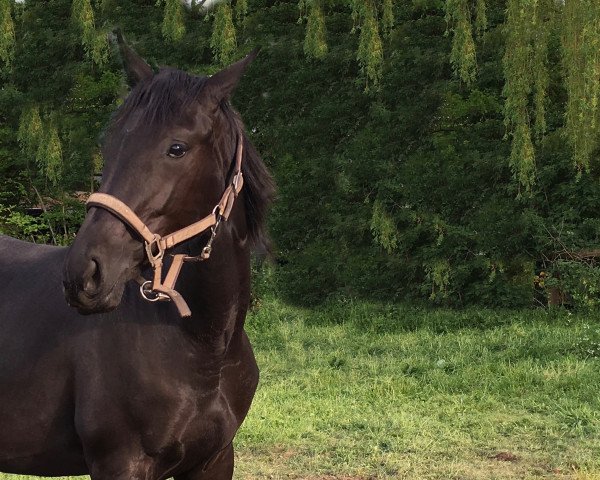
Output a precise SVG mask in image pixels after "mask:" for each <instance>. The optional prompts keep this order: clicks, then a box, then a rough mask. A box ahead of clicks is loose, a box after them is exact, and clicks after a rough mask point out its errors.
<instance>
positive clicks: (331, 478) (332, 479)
mask: <svg viewBox="0 0 600 480" xmlns="http://www.w3.org/2000/svg"><path fill="white" fill-rule="evenodd" d="M298 480H376V479H375V477H348V476H346V477H337V476H335V475H321V476H319V477H301V478H298Z"/></svg>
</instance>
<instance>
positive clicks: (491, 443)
mask: <svg viewBox="0 0 600 480" xmlns="http://www.w3.org/2000/svg"><path fill="white" fill-rule="evenodd" d="M248 330H249V334H250V336H251V338H252V340H253V343H254V345H255V348H256V353H257V357H258V360H259V364H260V366H261V375H262V376H261V385H260V387H259V391H258V393H257V396H256V398H255V401H254V404H253V407H252V410H251V412H250V415H249V417H248V419H247V421H246V422H245V424H244V425H243V427H242V430H241V431H240V433H239V435H238V437H237V439H236V448H237V468H236V477H235V478H237V479H244V480H246V479H248V480H250V479H287V478H298V479H310V480H317V479H323V480H325V479H327V480H333V479H344V480H349V479H372V478H373V479H374V478H377V479H403V478H406V479H542V478H543V479H546V478H557V479H577V480H591V479H600V359H599V358H598V357H600V319H599V318H597V317H595V316H591V315H571V314H570V313H569V312H567V311H564V310H556V311H543V310H536V311H524V312H510V311H506V312H502V311H497V310H481V309H469V310H463V311H448V310H426V309H419V308H416V307H406V306H401V305H380V304H369V303H363V302H351V301H347V302H337V303H331V304H329V305H327V306H324V307H322V308H320V309H317V310H303V309H299V308H296V307H291V306H288V305H285V304H283V303H281V302H280V301H277V300H264V301H263V304H262V305H261V307H260V308H258V309H257V310H256V311H255V312H254V313H253V314H252V315H251V316H250V318H249V319H248ZM14 478H16V477H12V476H8V475H7V476H2V475H0V479H2V480H6V479H11V480H12V479H14ZM21 478H23V477H21Z"/></svg>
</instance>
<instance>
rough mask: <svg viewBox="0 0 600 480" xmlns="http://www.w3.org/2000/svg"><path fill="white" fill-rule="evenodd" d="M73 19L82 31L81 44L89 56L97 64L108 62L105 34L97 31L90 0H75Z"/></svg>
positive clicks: (72, 9)
mask: <svg viewBox="0 0 600 480" xmlns="http://www.w3.org/2000/svg"><path fill="white" fill-rule="evenodd" d="M71 18H72V20H73V22H74V24H75V26H76V28H78V29H79V30H80V31H81V35H82V38H81V43H82V45H83V47H84V48H85V52H86V54H87V56H88V57H89V58H90V59H91V60H92V61H93V62H95V63H96V64H98V65H103V64H105V63H106V62H107V61H108V44H107V39H106V33H105V32H98V31H96V26H95V18H94V10H93V8H92V4H91V2H90V0H73V6H72V7H71Z"/></svg>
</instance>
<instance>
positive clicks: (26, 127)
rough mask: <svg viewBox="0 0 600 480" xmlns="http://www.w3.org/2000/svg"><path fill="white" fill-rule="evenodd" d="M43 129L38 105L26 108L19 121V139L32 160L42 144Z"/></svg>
mask: <svg viewBox="0 0 600 480" xmlns="http://www.w3.org/2000/svg"><path fill="white" fill-rule="evenodd" d="M42 137H43V128H42V119H41V118H40V109H39V107H38V106H37V105H33V106H30V107H28V108H25V109H24V110H23V111H22V113H21V117H20V119H19V130H18V133H17V139H18V141H19V144H20V145H21V149H22V151H23V153H25V155H27V156H28V157H29V158H30V159H33V158H35V155H36V153H37V151H38V148H39V146H40V144H41V143H42Z"/></svg>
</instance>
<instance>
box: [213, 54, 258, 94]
mask: <svg viewBox="0 0 600 480" xmlns="http://www.w3.org/2000/svg"><path fill="white" fill-rule="evenodd" d="M259 50H260V48H255V49H254V50H252V51H251V52H250V53H249V54H248V55H246V57H244V58H242V59H241V60H239V61H237V62H235V63H233V64H231V65H229V66H228V67H226V68H224V69H223V70H221V71H220V72H217V73H215V74H214V75H212V76H211V77H209V78H208V79H207V80H206V84H205V86H204V88H203V89H202V93H203V94H206V95H208V97H209V98H210V99H211V101H212V102H214V104H215V106H217V105H219V104H220V103H221V102H222V101H223V100H228V99H229V98H230V97H231V95H232V94H233V91H234V90H235V87H236V86H237V84H238V82H239V80H240V78H241V77H242V75H243V74H244V71H245V70H246V68H247V67H248V65H250V64H251V63H252V60H254V59H255V58H256V55H258V52H259Z"/></svg>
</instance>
